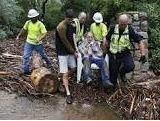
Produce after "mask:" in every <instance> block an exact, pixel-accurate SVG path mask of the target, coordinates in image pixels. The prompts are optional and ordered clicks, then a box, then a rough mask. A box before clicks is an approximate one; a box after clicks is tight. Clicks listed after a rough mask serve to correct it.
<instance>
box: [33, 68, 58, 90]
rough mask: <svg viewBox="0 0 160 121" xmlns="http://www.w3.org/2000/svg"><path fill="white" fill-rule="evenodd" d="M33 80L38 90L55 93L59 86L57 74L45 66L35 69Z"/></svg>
mask: <svg viewBox="0 0 160 121" xmlns="http://www.w3.org/2000/svg"><path fill="white" fill-rule="evenodd" d="M31 81H32V83H33V85H34V86H35V88H36V90H37V91H38V92H45V93H55V92H56V91H57V89H58V87H59V81H58V78H57V75H55V74H51V72H50V71H49V70H48V69H47V68H45V67H41V68H38V69H35V70H33V72H32V74H31Z"/></svg>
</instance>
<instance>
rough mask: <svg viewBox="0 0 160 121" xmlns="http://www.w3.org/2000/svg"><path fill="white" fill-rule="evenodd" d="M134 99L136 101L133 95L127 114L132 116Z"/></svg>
mask: <svg viewBox="0 0 160 121" xmlns="http://www.w3.org/2000/svg"><path fill="white" fill-rule="evenodd" d="M135 99H136V96H135V95H134V97H133V99H132V103H131V107H130V110H129V114H132V111H133V106H134V102H135Z"/></svg>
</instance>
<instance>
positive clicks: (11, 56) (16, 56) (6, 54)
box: [2, 53, 22, 59]
mask: <svg viewBox="0 0 160 121" xmlns="http://www.w3.org/2000/svg"><path fill="white" fill-rule="evenodd" d="M2 55H3V56H4V57H8V58H20V59H22V56H20V55H12V54H9V53H2Z"/></svg>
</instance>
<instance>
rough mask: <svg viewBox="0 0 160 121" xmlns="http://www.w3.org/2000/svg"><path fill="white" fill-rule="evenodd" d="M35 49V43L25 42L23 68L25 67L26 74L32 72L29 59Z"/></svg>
mask: <svg viewBox="0 0 160 121" xmlns="http://www.w3.org/2000/svg"><path fill="white" fill-rule="evenodd" d="M33 50H34V45H31V44H29V43H25V46H24V52H23V62H22V69H23V73H25V74H29V73H30V70H29V69H30V67H29V59H30V57H31V55H32V52H33Z"/></svg>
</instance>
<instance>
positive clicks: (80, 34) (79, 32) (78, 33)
mask: <svg viewBox="0 0 160 121" xmlns="http://www.w3.org/2000/svg"><path fill="white" fill-rule="evenodd" d="M74 22H75V25H76V41H77V42H78V41H80V40H81V39H82V37H83V34H84V25H82V29H81V27H80V23H79V20H78V19H77V18H75V19H74Z"/></svg>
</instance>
